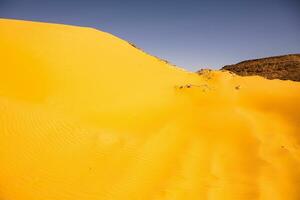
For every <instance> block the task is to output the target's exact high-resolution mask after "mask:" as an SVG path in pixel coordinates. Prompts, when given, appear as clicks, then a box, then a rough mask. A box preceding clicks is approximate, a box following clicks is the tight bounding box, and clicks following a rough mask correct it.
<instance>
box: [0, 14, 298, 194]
mask: <svg viewBox="0 0 300 200" xmlns="http://www.w3.org/2000/svg"><path fill="white" fill-rule="evenodd" d="M0 44H1V45H0V68H1V71H0V199H1V200H126V199H128V200H196V199H197V200H199V199H210V200H244V199H245V200H247V199H249V200H250V199H251V200H253V199H262V200H270V199H272V200H277V199H278V200H279V199H282V200H290V199H295V200H299V199H300V189H299V185H300V83H299V82H293V81H281V80H267V79H264V78H262V77H258V76H251V77H240V76H237V75H234V74H232V73H229V72H224V71H208V70H207V71H202V72H201V73H200V74H196V73H192V72H188V71H185V70H183V69H180V68H177V67H175V66H172V65H169V64H168V63H166V62H163V61H161V60H159V59H157V58H155V57H153V56H150V55H148V54H146V53H144V52H142V51H140V50H138V49H137V48H134V47H133V46H132V45H130V44H129V43H128V42H126V41H124V40H121V39H119V38H117V37H115V36H113V35H110V34H108V33H105V32H102V31H99V30H95V29H92V28H84V27H75V26H67V25H57V24H48V23H38V22H28V21H17V20H7V19H1V20H0Z"/></svg>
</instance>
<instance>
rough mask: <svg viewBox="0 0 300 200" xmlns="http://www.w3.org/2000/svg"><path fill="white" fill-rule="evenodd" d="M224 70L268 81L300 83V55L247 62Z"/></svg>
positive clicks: (229, 66)
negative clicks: (261, 77)
mask: <svg viewBox="0 0 300 200" xmlns="http://www.w3.org/2000/svg"><path fill="white" fill-rule="evenodd" d="M222 69H223V70H228V71H232V72H234V73H236V74H238V75H240V76H253V75H258V76H263V77H265V78H267V79H281V80H292V81H300V54H290V55H283V56H276V57H268V58H261V59H255V60H247V61H243V62H240V63H237V64H234V65H226V66H224V67H223V68H222Z"/></svg>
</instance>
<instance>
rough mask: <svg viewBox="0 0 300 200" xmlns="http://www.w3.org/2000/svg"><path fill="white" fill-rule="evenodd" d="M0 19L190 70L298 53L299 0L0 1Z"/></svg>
mask: <svg viewBox="0 0 300 200" xmlns="http://www.w3.org/2000/svg"><path fill="white" fill-rule="evenodd" d="M0 17H1V18H14V19H24V20H33V21H44V22H54V23H63V24H72V25H79V26H89V27H94V28H97V29H100V30H103V31H106V32H109V33H112V34H114V35H116V36H118V37H120V38H123V39H125V40H128V41H131V42H133V43H135V44H136V45H137V46H139V47H140V48H142V49H144V50H145V51H146V52H148V53H150V54H152V55H155V56H158V57H161V58H163V59H167V60H169V61H170V62H172V63H174V64H176V65H178V66H181V67H184V68H186V69H188V70H192V71H196V70H198V69H200V68H214V69H218V68H220V67H222V66H224V65H226V64H232V63H236V62H239V61H242V60H245V59H251V58H259V57H266V56H273V55H280V54H289V53H300V1H299V0H252V1H250V0H249V1H246V0H173V1H171V0H165V1H164V0H152V1H150V0H148V1H143V0H132V1H125V0H123V1H121V0H108V1H103V0H49V1H43V0H0Z"/></svg>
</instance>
